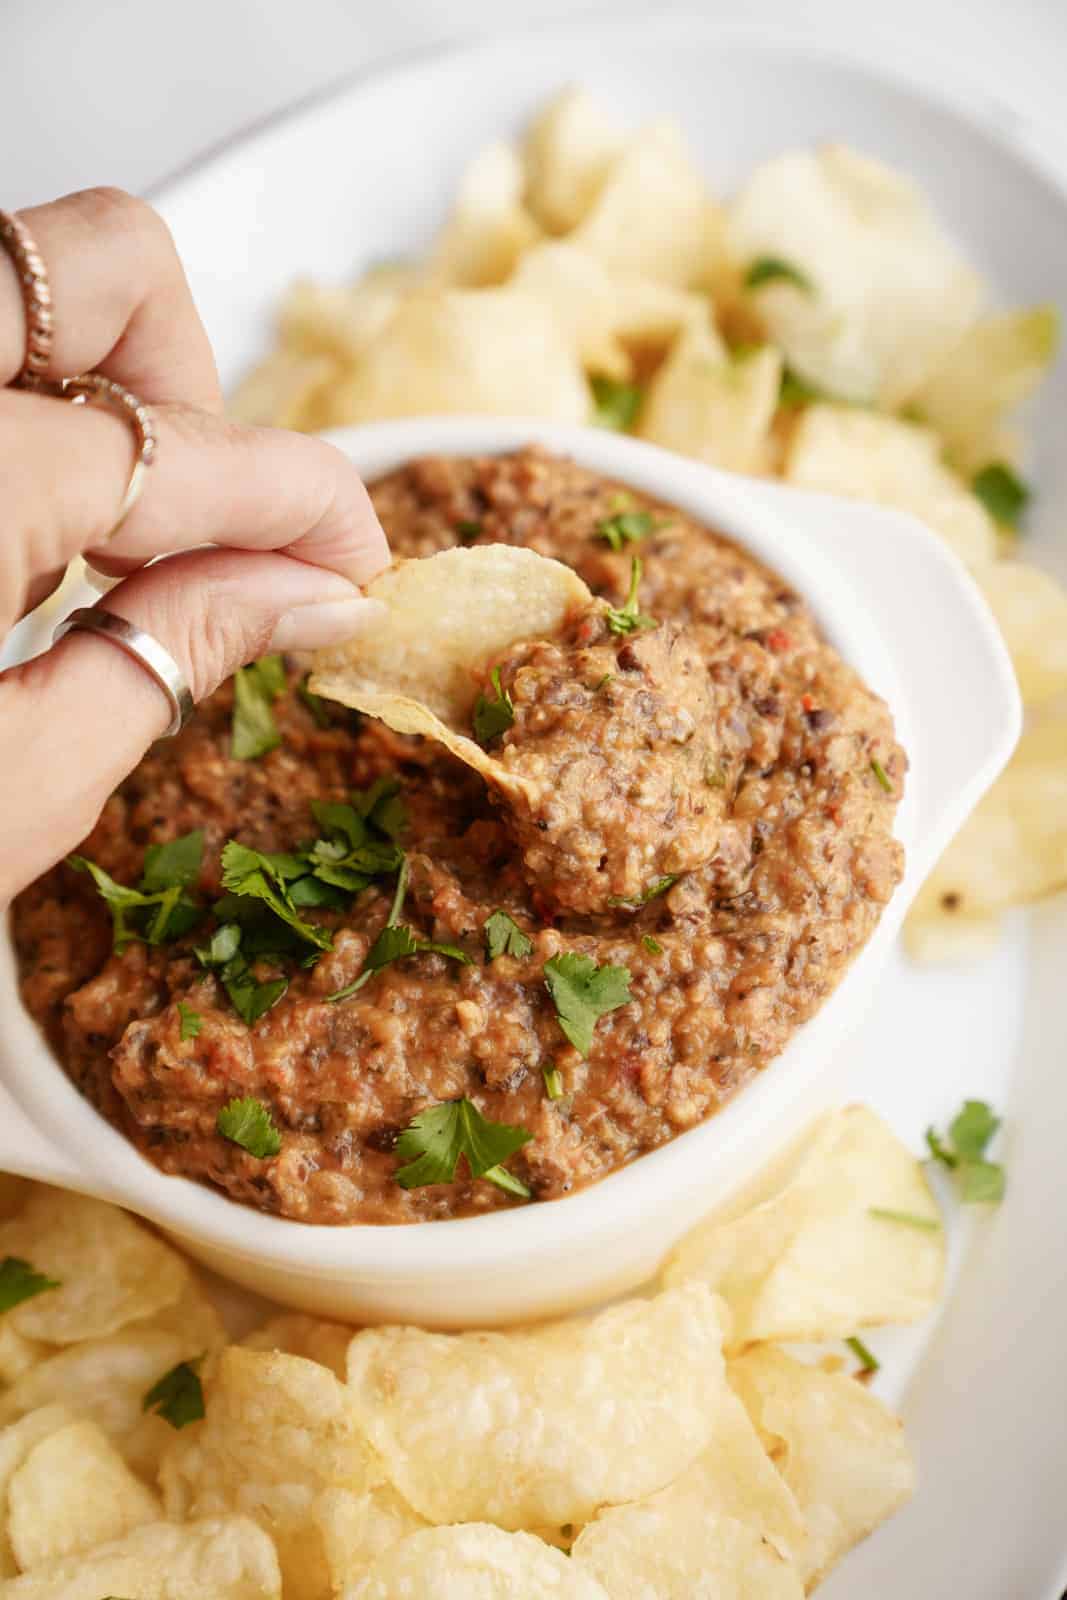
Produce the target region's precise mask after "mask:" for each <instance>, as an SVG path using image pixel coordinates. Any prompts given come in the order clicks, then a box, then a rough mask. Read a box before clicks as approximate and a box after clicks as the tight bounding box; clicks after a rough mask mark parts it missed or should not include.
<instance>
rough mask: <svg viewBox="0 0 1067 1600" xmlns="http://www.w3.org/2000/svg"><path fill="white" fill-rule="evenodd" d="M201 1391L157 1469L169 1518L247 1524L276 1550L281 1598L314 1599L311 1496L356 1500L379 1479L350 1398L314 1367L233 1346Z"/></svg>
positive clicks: (318, 1565)
mask: <svg viewBox="0 0 1067 1600" xmlns="http://www.w3.org/2000/svg"><path fill="white" fill-rule="evenodd" d="M204 1394H205V1404H206V1416H205V1418H204V1420H203V1421H202V1422H200V1423H197V1424H196V1425H195V1426H193V1427H189V1428H186V1429H184V1430H183V1431H182V1432H181V1433H180V1434H176V1435H175V1436H174V1442H173V1444H172V1445H171V1447H170V1449H169V1450H168V1451H167V1453H166V1455H165V1456H164V1458H163V1462H162V1465H161V1467H160V1474H159V1476H160V1483H161V1485H162V1487H163V1497H164V1505H165V1506H166V1510H167V1513H168V1515H169V1516H172V1517H178V1518H185V1517H204V1516H219V1515H221V1514H223V1513H226V1512H241V1513H243V1514H245V1515H247V1516H250V1517H253V1518H254V1519H255V1520H256V1521H257V1522H258V1523H259V1524H260V1525H261V1526H262V1527H264V1528H265V1529H266V1530H267V1532H268V1533H270V1534H271V1536H272V1538H273V1539H274V1541H275V1544H276V1545H277V1549H278V1559H279V1561H280V1563H281V1569H282V1573H283V1576H284V1579H285V1588H286V1595H287V1597H288V1600H320V1597H321V1595H322V1594H323V1593H324V1592H326V1589H327V1585H328V1581H329V1575H328V1570H327V1560H326V1551H325V1547H324V1543H323V1537H322V1533H321V1531H320V1529H319V1528H318V1527H317V1526H316V1524H315V1521H314V1519H313V1517H312V1507H313V1505H314V1503H315V1500H316V1498H317V1496H318V1495H319V1494H320V1493H322V1491H323V1490H325V1489H331V1488H338V1489H349V1490H352V1491H353V1492H354V1493H362V1492H364V1491H366V1490H367V1489H370V1488H373V1487H374V1485H375V1484H376V1483H378V1482H380V1481H381V1479H382V1476H383V1474H382V1471H381V1468H380V1466H379V1464H378V1462H377V1460H376V1459H375V1457H374V1455H373V1453H372V1452H371V1450H370V1448H369V1447H368V1444H367V1441H366V1439H365V1438H364V1436H363V1433H362V1431H361V1429H360V1427H359V1424H358V1422H357V1420H356V1416H355V1408H354V1406H353V1403H352V1398H351V1396H349V1394H348V1392H347V1390H346V1389H345V1387H344V1385H343V1384H341V1383H339V1382H338V1381H337V1379H336V1378H335V1377H334V1375H333V1373H332V1372H329V1371H328V1370H327V1369H326V1368H325V1367H323V1366H320V1365H319V1363H318V1362H317V1361H307V1360H305V1359H304V1358H303V1357H301V1356H290V1355H278V1354H275V1353H273V1352H268V1351H255V1350H242V1349H240V1348H238V1347H234V1348H231V1349H229V1350H226V1351H225V1352H224V1353H223V1355H222V1356H221V1358H220V1360H219V1363H218V1366H217V1368H216V1370H215V1372H214V1374H212V1375H211V1376H210V1377H209V1378H207V1379H205V1382H204Z"/></svg>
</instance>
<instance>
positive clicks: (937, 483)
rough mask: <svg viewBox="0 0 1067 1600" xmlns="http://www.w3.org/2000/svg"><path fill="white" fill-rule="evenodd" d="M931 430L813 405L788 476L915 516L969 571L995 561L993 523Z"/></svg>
mask: <svg viewBox="0 0 1067 1600" xmlns="http://www.w3.org/2000/svg"><path fill="white" fill-rule="evenodd" d="M940 449H941V443H940V440H939V439H938V437H937V435H936V433H934V432H933V430H932V429H930V428H923V427H919V426H917V425H916V424H914V423H910V422H900V421H898V420H897V418H895V417H882V416H878V415H877V414H876V413H874V412H873V411H857V410H852V409H850V408H848V407H845V406H829V405H815V406H811V407H809V408H808V410H806V411H805V413H804V415H803V416H802V417H801V418H800V421H799V422H798V424H797V426H796V429H795V431H794V433H793V436H792V439H791V441H790V444H789V447H788V450H787V452H786V459H785V464H784V468H783V473H782V476H783V477H784V478H785V480H786V482H787V483H793V484H795V485H796V486H797V488H798V489H821V490H824V491H825V492H826V493H827V494H839V495H844V496H845V497H846V498H848V499H853V500H873V501H874V502H875V503H876V504H878V505H883V506H893V507H894V508H895V509H896V510H898V511H910V512H911V514H912V516H915V517H918V518H919V519H920V520H921V521H922V522H925V523H926V524H927V526H928V527H930V528H933V530H934V531H935V533H939V534H940V535H941V537H942V538H943V539H944V540H945V543H946V544H947V545H948V546H949V547H950V548H951V549H952V550H954V551H955V552H956V554H957V555H958V556H959V557H960V559H961V560H962V561H966V562H967V563H968V565H969V566H977V565H978V564H979V563H981V562H984V561H989V560H991V559H992V557H993V555H994V554H995V551H996V531H995V529H994V527H993V519H992V518H991V517H990V515H989V513H988V512H987V511H986V509H985V507H984V506H983V505H982V504H981V503H980V502H979V501H978V500H977V499H976V498H975V497H974V495H973V494H972V493H971V492H970V490H969V489H967V488H966V487H965V486H964V484H963V483H962V482H961V481H960V479H959V478H957V477H956V476H955V474H954V473H952V472H950V471H949V469H948V468H947V467H946V466H945V465H944V464H943V462H942V461H941V458H940Z"/></svg>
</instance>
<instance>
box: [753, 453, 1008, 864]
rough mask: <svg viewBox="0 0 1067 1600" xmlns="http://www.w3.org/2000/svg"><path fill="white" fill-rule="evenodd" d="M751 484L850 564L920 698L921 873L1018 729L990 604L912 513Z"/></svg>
mask: <svg viewBox="0 0 1067 1600" xmlns="http://www.w3.org/2000/svg"><path fill="white" fill-rule="evenodd" d="M745 491H746V494H749V495H750V496H751V497H752V498H754V499H756V500H759V501H762V502H763V503H764V504H765V505H766V507H767V509H768V510H771V511H773V512H774V513H775V514H776V515H777V516H778V517H779V518H780V519H781V520H782V521H784V522H786V523H787V524H789V525H791V526H793V527H795V528H797V530H798V531H799V532H801V533H803V534H804V535H805V537H806V538H808V539H810V540H811V541H812V542H813V543H814V544H816V545H818V547H819V549H820V550H821V551H822V552H823V553H824V554H825V555H826V556H827V557H828V559H829V560H831V561H832V562H833V563H834V565H835V566H836V567H837V569H838V571H840V572H842V573H843V574H844V575H845V577H846V578H847V579H848V582H849V586H850V587H851V588H853V589H854V590H855V591H856V592H857V596H858V597H859V598H860V599H861V600H862V601H863V603H864V605H865V606H866V608H867V609H868V610H869V611H870V614H871V618H872V622H873V623H874V624H875V626H877V628H878V630H879V632H880V633H881V634H882V636H883V637H884V638H885V640H886V642H887V644H888V646H889V649H890V650H891V651H892V655H893V665H894V667H895V668H896V672H897V677H898V680H899V682H900V684H901V688H902V690H903V692H904V693H905V695H906V696H907V699H908V701H909V703H910V704H911V705H912V706H918V707H919V708H920V718H919V719H917V720H916V721H915V723H914V724H913V725H912V726H911V727H910V728H908V729H907V730H906V731H905V730H902V733H903V734H904V737H903V740H902V742H904V743H905V745H906V746H907V747H908V748H909V749H910V750H911V752H912V754H913V756H914V758H915V767H916V770H917V771H919V770H921V771H922V773H923V775H924V782H923V784H922V786H921V789H920V790H919V792H918V793H917V794H916V796H915V805H916V811H915V829H914V837H915V840H916V843H915V845H914V846H913V848H912V850H911V852H910V861H909V867H910V868H911V870H912V871H913V872H915V873H916V874H921V875H922V876H925V874H926V873H927V872H928V871H929V869H930V868H931V867H932V866H933V865H934V862H935V861H936V860H937V858H938V856H939V855H940V854H941V852H942V850H943V849H944V848H945V846H946V845H947V844H948V842H949V840H950V839H951V837H952V835H953V834H954V833H955V832H956V831H957V829H958V828H959V827H960V826H961V824H962V823H963V821H964V820H965V818H966V817H967V815H968V814H969V813H970V811H971V810H972V809H973V808H974V806H975V805H976V804H977V802H978V800H979V799H980V798H981V796H982V795H983V794H984V793H985V791H986V789H987V788H988V787H989V785H990V784H991V783H992V782H993V780H994V778H996V776H997V775H998V773H999V772H1000V771H1001V769H1002V768H1003V767H1004V765H1005V763H1006V762H1007V760H1008V757H1009V756H1010V755H1011V752H1012V750H1013V749H1014V748H1015V745H1016V743H1017V741H1018V738H1019V734H1020V732H1021V730H1022V703H1021V701H1020V698H1019V689H1018V684H1017V682H1016V678H1015V672H1014V669H1013V667H1012V664H1011V658H1010V657H1009V655H1008V652H1007V649H1006V647H1005V645H1004V641H1003V639H1002V638H1001V635H1000V630H999V628H998V627H997V624H996V622H995V621H994V619H993V613H992V612H991V611H990V609H989V607H988V605H987V604H986V601H985V598H984V597H983V595H982V593H981V591H980V589H979V588H978V586H977V584H976V583H975V581H974V579H973V578H972V577H971V575H970V573H969V572H968V571H967V569H966V567H965V566H964V565H963V563H962V562H961V561H960V560H958V558H957V557H956V556H955V555H953V554H952V552H951V551H950V550H949V549H948V547H947V545H945V543H944V541H943V540H941V539H940V538H939V537H938V536H937V535H936V534H934V533H932V532H931V531H930V530H929V529H928V528H927V527H926V526H925V525H924V524H923V523H921V522H920V521H919V520H918V519H917V518H916V517H912V516H908V515H906V514H905V513H904V512H900V511H890V510H888V509H887V508H885V507H883V506H872V505H864V504H861V503H859V502H858V501H852V500H847V501H846V500H841V499H839V498H838V497H837V496H835V495H825V494H814V493H812V492H811V491H809V490H802V489H790V488H787V487H785V486H784V485H781V484H772V483H767V482H766V481H764V480H761V479H760V480H757V479H754V480H752V481H751V482H746V484H745ZM878 687H879V685H878V684H877V683H875V684H872V688H875V689H877V688H878ZM961 687H962V688H963V690H964V692H963V693H961Z"/></svg>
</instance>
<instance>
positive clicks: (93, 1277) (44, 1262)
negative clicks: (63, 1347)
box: [0, 1186, 190, 1344]
mask: <svg viewBox="0 0 1067 1600" xmlns="http://www.w3.org/2000/svg"><path fill="white" fill-rule="evenodd" d="M3 1256H19V1257H21V1258H22V1259H23V1260H25V1261H29V1262H30V1264H31V1265H32V1266H33V1267H34V1269H35V1270H36V1271H37V1272H43V1273H44V1274H45V1275H46V1276H47V1277H49V1278H55V1279H57V1280H58V1283H59V1287H58V1288H56V1289H49V1290H47V1291H45V1292H44V1293H43V1294H38V1295H35V1296H34V1297H33V1299H31V1300H24V1301H23V1302H22V1304H21V1305H18V1306H15V1307H14V1309H13V1310H11V1311H8V1312H6V1313H5V1317H6V1318H8V1319H10V1323H11V1326H12V1327H13V1328H14V1329H15V1331H16V1333H20V1334H22V1335H23V1336H24V1337H25V1338H28V1339H43V1340H45V1341H46V1342H47V1343H49V1344H74V1343H75V1342H77V1341H79V1340H83V1339H96V1338H102V1337H103V1336H104V1335H105V1334H109V1333H115V1332H116V1331H117V1330H118V1329H119V1328H122V1327H123V1326H125V1324H126V1323H128V1322H134V1321H136V1320H137V1319H139V1318H142V1317H150V1316H152V1314H153V1313H154V1312H156V1311H161V1310H162V1309H163V1307H165V1306H169V1305H173V1303H174V1302H175V1301H176V1300H177V1299H178V1297H179V1295H181V1293H182V1291H183V1290H184V1288H185V1286H186V1284H187V1283H188V1281H189V1278H190V1273H189V1268H188V1267H187V1266H186V1264H185V1262H184V1261H183V1260H182V1258H181V1256H179V1255H178V1254H177V1252H176V1251H174V1250H172V1249H171V1248H170V1246H169V1245H167V1244H164V1243H163V1240H162V1239H160V1238H159V1237H158V1235H157V1234H155V1233H152V1232H151V1231H150V1230H149V1229H148V1228H146V1227H144V1226H142V1224H141V1223H139V1222H135V1221H134V1220H133V1218H132V1217H131V1216H129V1215H128V1214H127V1213H126V1212H125V1211H120V1210H119V1208H118V1207H117V1206H111V1205H107V1204H106V1203H105V1202H104V1201H103V1200H93V1199H90V1197H89V1196H88V1195H84V1194H72V1193H70V1192H69V1191H68V1190H64V1189H48V1188H45V1187H43V1186H41V1187H39V1188H35V1189H34V1190H33V1193H32V1194H31V1195H30V1197H29V1199H28V1200H27V1202H26V1204H25V1206H24V1207H23V1208H22V1210H21V1211H20V1212H19V1213H18V1215H17V1216H15V1217H13V1218H11V1219H10V1220H9V1221H7V1222H3V1223H0V1257H3Z"/></svg>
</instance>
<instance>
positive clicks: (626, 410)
mask: <svg viewBox="0 0 1067 1600" xmlns="http://www.w3.org/2000/svg"><path fill="white" fill-rule="evenodd" d="M590 388H591V389H592V391H593V424H594V426H595V427H598V428H615V429H617V430H618V431H619V432H622V433H625V431H626V429H627V428H631V427H632V426H633V424H634V423H635V422H636V421H637V413H638V411H640V409H641V400H642V391H641V387H640V385H639V384H636V383H620V382H619V381H618V379H616V378H603V377H596V378H593V379H592V380H591V382H590Z"/></svg>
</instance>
